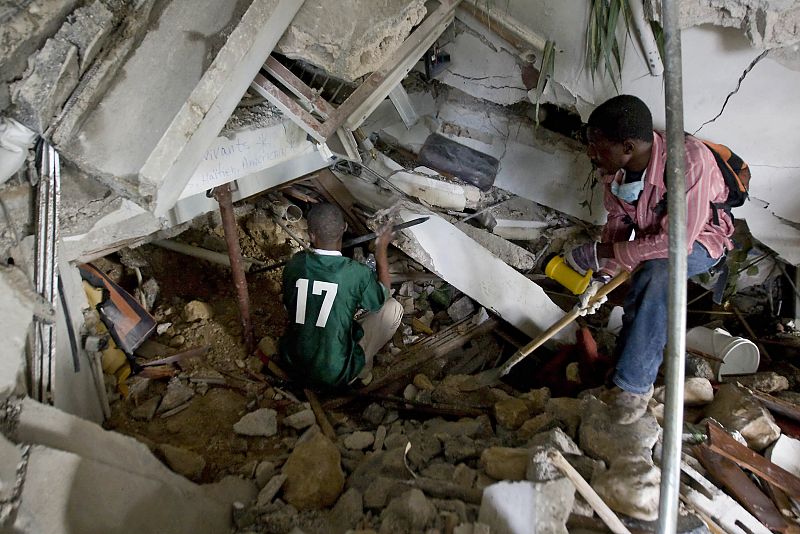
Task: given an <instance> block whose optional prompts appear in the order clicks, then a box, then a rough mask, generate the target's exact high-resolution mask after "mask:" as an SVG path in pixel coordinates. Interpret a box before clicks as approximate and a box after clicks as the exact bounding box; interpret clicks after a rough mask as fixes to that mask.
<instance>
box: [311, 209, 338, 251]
mask: <svg viewBox="0 0 800 534" xmlns="http://www.w3.org/2000/svg"><path fill="white" fill-rule="evenodd" d="M307 219H308V231H309V232H313V234H314V235H315V236H316V237H317V239H319V240H320V241H322V242H324V243H332V242H334V241H337V240H338V239H339V238H340V237H342V234H344V230H345V228H346V226H345V222H344V214H343V213H342V210H340V209H339V208H338V207H336V206H334V205H333V204H329V203H321V204H314V206H313V207H312V208H311V210H310V211H309V212H308V216H307Z"/></svg>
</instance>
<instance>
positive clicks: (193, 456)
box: [158, 443, 206, 479]
mask: <svg viewBox="0 0 800 534" xmlns="http://www.w3.org/2000/svg"><path fill="white" fill-rule="evenodd" d="M158 451H159V452H160V453H161V454H162V455H163V456H164V460H165V461H166V462H167V465H168V466H169V467H170V469H172V470H173V471H175V472H176V473H178V474H179V475H183V476H185V477H186V478H190V479H197V478H199V477H200V475H201V474H202V473H203V469H205V467H206V461H205V459H203V457H202V456H200V455H199V454H197V453H194V452H192V451H187V450H186V449H183V448H181V447H174V446H172V445H167V444H166V443H164V444H162V445H159V446H158Z"/></svg>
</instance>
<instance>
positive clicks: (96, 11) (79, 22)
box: [56, 0, 114, 74]
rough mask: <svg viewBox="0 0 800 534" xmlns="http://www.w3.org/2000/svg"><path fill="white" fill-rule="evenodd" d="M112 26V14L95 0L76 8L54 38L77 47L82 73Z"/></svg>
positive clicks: (106, 38) (98, 50) (100, 48)
mask: <svg viewBox="0 0 800 534" xmlns="http://www.w3.org/2000/svg"><path fill="white" fill-rule="evenodd" d="M113 26H114V14H113V13H112V12H111V11H110V10H109V9H108V8H107V7H106V6H105V5H104V4H103V3H102V2H100V0H95V1H94V2H93V3H92V4H90V5H87V6H84V7H79V8H78V9H76V10H75V11H74V12H73V13H72V15H71V16H70V18H69V19H68V20H67V22H65V23H64V25H63V26H61V29H60V30H58V33H57V34H56V39H62V40H63V41H66V42H68V43H72V44H74V45H75V46H76V47H77V49H78V59H79V68H80V74H83V73H84V72H86V69H87V68H88V67H89V65H90V64H91V63H92V61H94V58H95V57H97V54H98V53H99V52H100V50H102V48H103V46H105V44H106V42H107V41H108V37H109V33H110V32H111V29H112V28H113Z"/></svg>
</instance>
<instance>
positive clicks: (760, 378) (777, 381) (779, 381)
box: [723, 371, 789, 393]
mask: <svg viewBox="0 0 800 534" xmlns="http://www.w3.org/2000/svg"><path fill="white" fill-rule="evenodd" d="M723 382H731V383H738V384H740V385H742V386H744V387H746V388H750V389H756V390H758V391H763V392H764V393H776V392H778V391H785V390H787V389H789V379H788V378H786V377H785V376H781V375H779V374H778V373H774V372H772V371H766V372H759V373H754V374H752V375H747V376H736V377H731V378H723Z"/></svg>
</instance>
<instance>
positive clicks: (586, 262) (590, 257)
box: [564, 241, 600, 276]
mask: <svg viewBox="0 0 800 534" xmlns="http://www.w3.org/2000/svg"><path fill="white" fill-rule="evenodd" d="M564 259H565V260H567V263H568V264H569V266H570V267H572V268H573V269H575V271H577V272H578V274H580V275H581V276H583V275H585V274H586V271H588V270H589V269H591V270H592V271H594V272H599V271H600V261H599V260H598V258H597V241H592V242H591V243H584V244H583V245H578V246H577V247H575V248H573V249H572V250H570V251H569V252H567V253H566V254H565V255H564Z"/></svg>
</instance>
